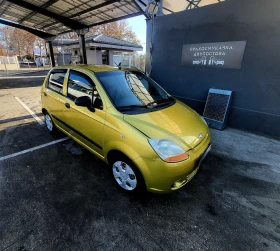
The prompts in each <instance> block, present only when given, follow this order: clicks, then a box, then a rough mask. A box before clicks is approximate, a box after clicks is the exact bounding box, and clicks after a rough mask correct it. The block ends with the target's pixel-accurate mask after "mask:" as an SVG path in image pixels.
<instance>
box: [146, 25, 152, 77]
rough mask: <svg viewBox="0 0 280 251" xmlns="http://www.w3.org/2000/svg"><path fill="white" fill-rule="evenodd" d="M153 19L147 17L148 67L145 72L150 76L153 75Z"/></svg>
mask: <svg viewBox="0 0 280 251" xmlns="http://www.w3.org/2000/svg"><path fill="white" fill-rule="evenodd" d="M152 22H153V21H152V20H151V19H146V27H147V29H146V67H145V68H146V69H145V72H146V74H147V75H148V76H150V75H151V72H152V35H153V34H152V33H153V31H152V29H153V27H152Z"/></svg>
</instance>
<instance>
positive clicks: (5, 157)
mask: <svg viewBox="0 0 280 251" xmlns="http://www.w3.org/2000/svg"><path fill="white" fill-rule="evenodd" d="M67 139H69V138H68V137H65V138H62V139H58V140H55V141H52V142H49V143H46V144H43V145H40V146H35V147H32V148H29V149H27V150H24V151H21V152H17V153H13V154H10V155H7V156H3V157H0V161H2V160H5V159H10V158H13V157H16V156H18V155H22V154H25V153H28V152H33V151H35V150H38V149H41V148H43V147H46V146H51V145H54V144H57V143H59V142H62V141H65V140H67Z"/></svg>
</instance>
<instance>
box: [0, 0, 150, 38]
mask: <svg viewBox="0 0 280 251" xmlns="http://www.w3.org/2000/svg"><path fill="white" fill-rule="evenodd" d="M141 2H142V3H141ZM144 4H145V3H144V2H143V1H138V0H21V1H20V0H0V18H2V19H4V20H0V22H1V23H4V24H7V25H11V24H9V23H8V22H7V21H10V22H13V23H16V24H17V25H20V26H22V28H25V27H28V28H32V29H35V30H40V31H43V32H45V34H40V35H41V37H43V35H45V36H46V37H47V36H50V35H57V34H60V33H64V32H67V31H71V30H80V29H84V28H88V27H92V26H96V25H100V24H104V23H108V22H113V21H117V20H121V19H125V18H129V17H133V16H137V15H142V14H144V8H145V5H144ZM140 5H142V7H140ZM5 20H6V22H5ZM11 26H15V25H11ZM19 28H20V27H19ZM33 33H34V32H33ZM37 35H39V34H37Z"/></svg>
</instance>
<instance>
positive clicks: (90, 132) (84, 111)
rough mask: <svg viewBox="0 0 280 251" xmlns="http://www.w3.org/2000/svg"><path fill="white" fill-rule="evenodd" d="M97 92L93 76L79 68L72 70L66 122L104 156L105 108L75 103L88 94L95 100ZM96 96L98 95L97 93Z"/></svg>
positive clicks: (74, 133)
mask: <svg viewBox="0 0 280 251" xmlns="http://www.w3.org/2000/svg"><path fill="white" fill-rule="evenodd" d="M94 93H95V94H97V90H96V86H95V84H94V82H93V80H92V78H91V77H90V76H89V75H87V74H86V73H83V72H81V71H77V70H70V72H69V76H68V81H67V102H66V104H65V107H67V109H65V114H64V115H65V123H66V125H67V127H68V132H69V133H70V134H71V135H72V136H74V137H75V138H76V139H78V140H79V141H80V142H81V143H82V144H84V145H86V146H88V147H89V148H90V149H91V150H93V151H94V152H95V153H97V154H99V155H101V156H103V155H104V154H103V128H104V123H105V111H104V110H103V108H94V109H91V108H87V107H81V106H77V105H75V99H76V98H78V97H82V96H87V97H89V98H90V99H91V101H93V94H94ZM95 96H96V95H95Z"/></svg>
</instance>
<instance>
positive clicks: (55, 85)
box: [47, 69, 67, 94]
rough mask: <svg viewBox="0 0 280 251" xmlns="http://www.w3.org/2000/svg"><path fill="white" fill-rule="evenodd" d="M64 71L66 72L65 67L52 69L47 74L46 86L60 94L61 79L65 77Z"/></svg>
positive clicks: (61, 87)
mask: <svg viewBox="0 0 280 251" xmlns="http://www.w3.org/2000/svg"><path fill="white" fill-rule="evenodd" d="M66 72H67V70H66V69H54V70H52V72H51V73H50V76H49V81H48V84H47V88H48V89H50V90H52V91H54V92H57V93H59V94H62V89H63V81H64V78H65V75H66Z"/></svg>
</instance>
